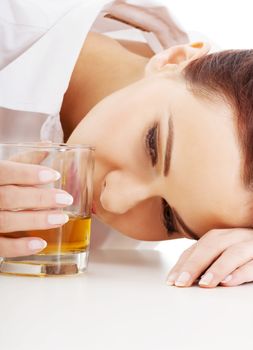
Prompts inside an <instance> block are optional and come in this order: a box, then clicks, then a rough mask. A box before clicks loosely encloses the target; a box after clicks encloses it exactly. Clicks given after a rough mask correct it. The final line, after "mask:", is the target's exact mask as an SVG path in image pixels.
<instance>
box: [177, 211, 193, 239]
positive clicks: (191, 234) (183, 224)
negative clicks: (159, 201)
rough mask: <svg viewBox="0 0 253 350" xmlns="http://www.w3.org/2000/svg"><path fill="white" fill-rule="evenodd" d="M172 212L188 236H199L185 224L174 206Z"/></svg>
mask: <svg viewBox="0 0 253 350" xmlns="http://www.w3.org/2000/svg"><path fill="white" fill-rule="evenodd" d="M173 213H174V215H175V217H176V219H177V221H178V223H179V224H180V226H181V227H182V229H183V230H184V231H185V232H186V233H187V234H188V236H190V237H191V238H192V239H195V240H198V239H199V236H198V235H197V234H196V233H195V232H194V231H193V230H192V229H190V227H189V226H188V225H186V223H185V222H184V220H183V219H182V218H181V216H180V215H179V214H178V213H177V212H176V210H175V209H174V208H173Z"/></svg>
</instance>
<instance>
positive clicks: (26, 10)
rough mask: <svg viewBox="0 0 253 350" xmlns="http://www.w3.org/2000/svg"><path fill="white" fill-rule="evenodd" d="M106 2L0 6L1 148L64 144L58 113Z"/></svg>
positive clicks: (29, 1) (8, 0)
mask: <svg viewBox="0 0 253 350" xmlns="http://www.w3.org/2000/svg"><path fill="white" fill-rule="evenodd" d="M107 2H108V1H105V0H96V1H94V0H93V1H88V0H82V1H80V0H43V1H37V0H5V1H1V2H0V53H1V54H0V107H1V108H0V142H7V141H9V142H10V141H38V140H39V139H41V140H45V139H46V140H51V141H55V142H61V141H62V139H63V133H62V128H61V124H60V118H59V111H60V108H61V104H62V100H63V95H64V93H65V91H66V90H67V87H68V84H69V81H70V77H71V73H72V71H73V69H74V66H75V62H76V60H77V58H78V55H79V52H80V50H81V48H82V45H83V42H84V40H85V38H86V36H87V34H88V31H89V30H90V28H91V26H92V24H93V22H94V20H95V19H96V17H97V15H98V13H99V11H100V10H101V8H103V5H104V4H105V3H107Z"/></svg>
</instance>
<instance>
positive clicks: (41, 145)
mask: <svg viewBox="0 0 253 350" xmlns="http://www.w3.org/2000/svg"><path fill="white" fill-rule="evenodd" d="M47 142H48V141H45V142H43V141H41V142H39V141H38V142H0V147H21V148H39V149H43V148H49V149H55V150H57V149H65V150H74V149H87V150H90V151H95V147H93V146H91V145H84V144H72V145H69V144H67V143H64V142H59V143H57V142H48V144H47Z"/></svg>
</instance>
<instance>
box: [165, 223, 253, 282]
mask: <svg viewBox="0 0 253 350" xmlns="http://www.w3.org/2000/svg"><path fill="white" fill-rule="evenodd" d="M200 276H201V279H200V281H199V282H198V284H199V286H200V287H205V288H214V287H216V286H217V285H218V284H221V285H223V286H229V287H230V286H238V285H240V284H242V283H245V282H251V281H253V231H252V230H251V229H221V230H211V231H209V232H208V233H207V234H205V235H204V236H203V237H201V238H200V239H199V241H198V242H196V243H194V244H193V245H192V246H191V247H190V248H188V249H187V250H185V251H184V253H183V254H182V255H181V256H180V258H179V260H178V262H177V264H176V265H175V266H174V267H173V268H172V270H171V271H170V274H169V276H168V280H167V284H168V285H175V286H177V287H190V286H191V285H192V284H193V283H194V282H195V281H196V280H197V279H198V278H199V277H200Z"/></svg>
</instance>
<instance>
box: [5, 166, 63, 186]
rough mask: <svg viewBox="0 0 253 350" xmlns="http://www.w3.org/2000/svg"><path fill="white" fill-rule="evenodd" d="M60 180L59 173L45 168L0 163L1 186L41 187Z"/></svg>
mask: <svg viewBox="0 0 253 350" xmlns="http://www.w3.org/2000/svg"><path fill="white" fill-rule="evenodd" d="M59 178H60V174H59V173H58V172H57V171H55V170H52V169H50V168H47V167H45V166H41V165H33V164H23V163H16V162H12V161H6V160H1V161H0V185H39V184H45V183H49V182H53V181H56V180H58V179H59Z"/></svg>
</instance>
